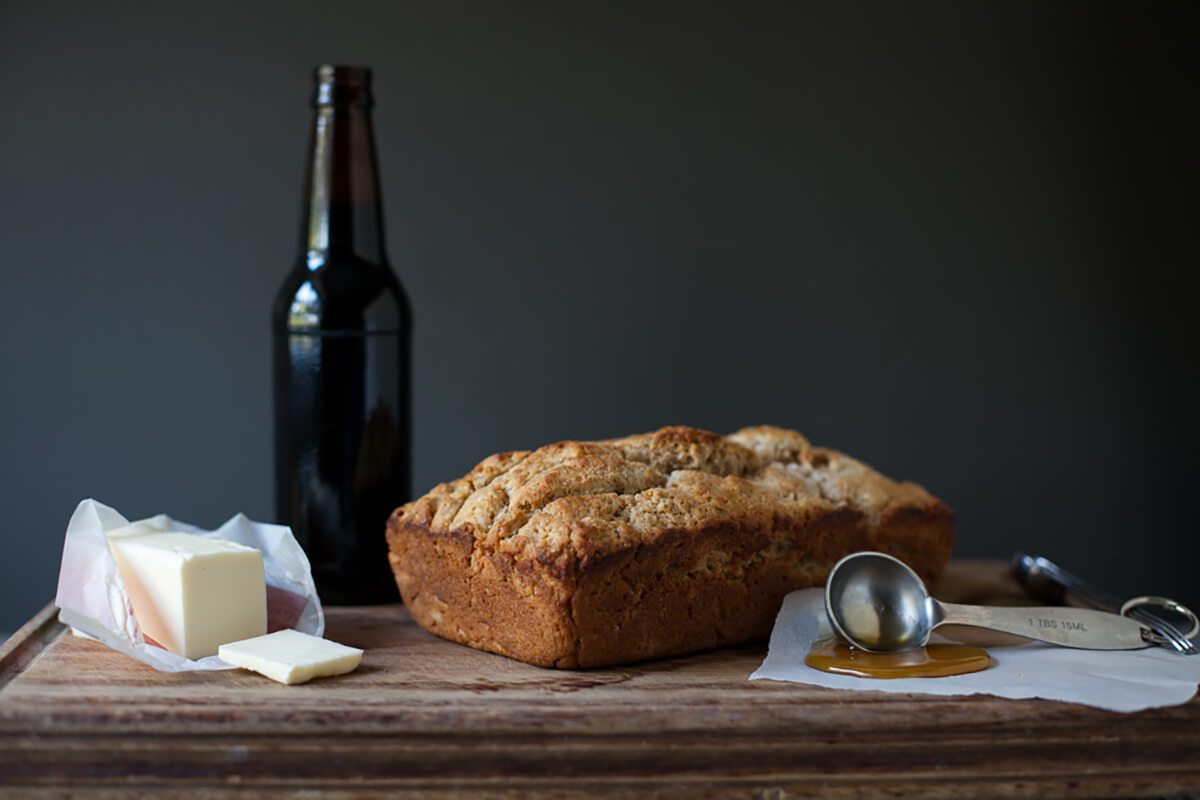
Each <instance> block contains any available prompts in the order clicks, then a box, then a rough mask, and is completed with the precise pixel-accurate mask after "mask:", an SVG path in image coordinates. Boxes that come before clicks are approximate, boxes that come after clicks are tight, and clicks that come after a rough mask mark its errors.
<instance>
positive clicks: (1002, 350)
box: [0, 0, 1200, 630]
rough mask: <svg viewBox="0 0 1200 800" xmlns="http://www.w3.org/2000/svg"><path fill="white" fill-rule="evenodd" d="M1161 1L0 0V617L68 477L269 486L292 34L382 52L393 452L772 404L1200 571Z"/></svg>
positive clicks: (229, 504) (1175, 566)
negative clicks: (396, 396) (406, 342)
mask: <svg viewBox="0 0 1200 800" xmlns="http://www.w3.org/2000/svg"><path fill="white" fill-rule="evenodd" d="M1196 9H1197V5H1196V4H1194V3H1191V4H1186V3H1185V4H1179V5H1177V6H1170V5H1158V4H1154V3H1148V4H1136V3H1128V4H1124V5H1120V6H1110V5H1104V4H1098V3H1041V2H1028V3H974V2H972V3H960V2H947V3H937V4H929V3H917V4H907V3H906V4H900V3H881V4H874V3H872V4H842V3H830V4H813V3H802V4H780V5H758V4H741V3H732V2H731V3H724V4H720V5H711V6H701V5H697V4H691V3H681V4H670V5H667V4H659V3H655V4H640V3H638V4H628V5H624V4H621V5H614V4H609V3H601V4H591V5H586V6H585V5H579V4H573V3H564V4H547V5H540V6H532V5H526V4H509V3H490V2H478V3H427V4H407V3H404V4H382V3H381V4H378V5H375V4H357V3H345V2H338V3H329V2H325V3H315V2H303V3H287V4H284V3H280V4H277V5H265V4H261V5H260V4H247V3H214V2H207V3H188V4H175V3H171V4H149V3H147V4H144V5H137V6H134V5H123V4H119V3H118V4H112V3H95V4H93V3H88V4H85V3H75V4H61V3H50V2H39V3H18V2H14V1H12V0H9V1H8V2H4V4H3V5H2V6H0V114H2V115H3V116H2V118H0V122H2V124H0V245H2V249H0V254H2V256H0V257H2V264H3V265H2V267H0V269H2V273H0V274H2V276H3V283H2V294H0V302H2V303H3V313H2V314H0V376H2V380H3V389H2V391H0V437H2V439H0V441H2V445H3V448H2V452H0V492H2V494H0V502H2V503H3V512H4V513H3V529H2V530H0V537H2V538H0V542H2V545H0V547H2V549H0V629H7V630H12V629H13V628H15V627H16V626H17V625H19V624H20V622H21V621H22V620H23V619H25V618H26V617H28V616H29V615H30V614H31V613H32V612H33V611H34V610H36V609H37V608H38V607H40V606H41V605H42V604H43V603H45V602H46V601H47V600H48V599H49V598H50V597H51V596H52V594H53V590H54V581H55V575H56V573H57V567H58V557H59V551H60V546H61V540H62V533H63V530H64V527H65V525H66V522H67V519H68V517H69V516H70V514H71V512H72V510H73V509H74V507H75V504H76V503H77V502H78V501H79V500H80V499H82V498H84V497H89V496H90V497H96V498H98V499H100V500H102V501H104V502H106V503H108V504H110V505H113V506H115V507H116V508H118V509H119V510H121V511H122V512H124V513H125V514H126V515H128V516H130V517H140V516H145V515H149V514H152V513H156V512H159V511H167V512H169V513H171V514H173V515H175V516H177V517H179V518H182V519H185V520H189V521H193V522H196V523H198V524H203V525H206V526H215V525H216V524H218V523H220V522H222V521H223V520H224V519H225V518H227V517H228V516H230V515H231V514H233V513H234V512H236V511H244V512H246V513H247V514H249V515H251V516H253V517H256V518H260V519H267V518H270V517H271V515H272V512H273V509H272V494H271V480H272V478H271V405H270V389H271V383H270V380H271V379H270V355H269V330H268V321H269V316H270V313H269V312H270V306H271V302H272V299H273V294H274V292H275V290H276V288H277V286H278V285H279V284H280V283H281V281H282V279H283V276H284V273H285V271H286V270H287V269H288V267H289V266H290V264H291V263H292V260H293V258H294V257H295V255H296V247H297V241H298V226H299V220H298V209H299V205H300V203H299V199H300V198H299V195H300V191H301V182H302V178H303V175H302V173H303V168H304V165H303V162H304V154H305V147H306V144H307V138H308V126H309V124H310V111H309V109H308V107H307V102H308V97H309V87H310V69H311V67H312V66H313V65H314V64H316V63H318V62H320V61H335V62H345V63H363V64H369V65H371V66H373V67H374V68H375V71H376V98H377V101H378V107H377V113H376V117H375V123H376V130H377V134H378V139H379V149H380V154H381V168H382V177H383V183H384V191H385V193H384V197H385V203H386V219H387V226H388V236H389V245H390V251H391V258H392V262H393V264H394V266H395V268H396V271H397V273H398V274H399V276H400V278H401V280H402V281H403V283H404V284H405V286H406V287H407V289H408V292H409V294H410V296H411V298H412V301H413V305H414V308H415V312H416V328H415V341H414V350H415V367H414V383H415V417H414V427H415V450H414V461H415V469H416V474H415V483H416V486H417V488H418V489H419V490H420V491H424V490H425V489H426V488H428V487H429V486H431V485H432V484H434V483H436V482H438V481H441V480H445V479H449V478H453V477H457V476H458V475H460V474H461V473H463V472H464V471H465V470H467V469H468V468H470V467H471V466H472V465H473V464H474V463H475V462H476V461H477V460H478V459H479V458H481V457H483V456H485V455H487V454H488V453H491V452H493V451H495V450H499V449H503V448H522V447H531V446H536V445H539V444H543V443H545V442H548V441H551V440H555V439H560V438H587V437H602V436H610V435H619V434H625V433H630V432H634V431H643V430H648V429H652V428H655V427H657V426H659V425H663V424H668V423H687V424H691V425H698V426H702V427H707V428H710V429H713V430H717V431H729V430H732V429H734V428H737V427H740V426H742V425H745V424H751V423H763V422H771V423H775V424H779V425H785V426H791V427H795V428H797V429H799V430H801V431H803V432H805V433H806V434H808V435H809V436H810V438H812V439H813V440H814V441H816V442H818V443H821V444H827V445H831V446H834V447H837V448H839V449H843V450H846V451H848V452H850V453H851V454H854V455H856V456H858V457H860V458H862V459H864V460H866V461H867V462H869V463H871V464H873V465H875V466H877V467H878V468H880V469H882V470H884V471H885V472H887V473H888V474H891V475H893V476H896V477H907V478H913V479H916V480H918V481H920V482H922V483H924V484H925V485H926V486H927V487H929V488H930V489H931V490H932V491H933V492H935V493H936V494H938V495H940V496H941V497H943V498H944V499H945V500H947V501H948V502H949V503H950V504H951V505H953V506H954V507H955V509H956V510H957V511H958V514H959V522H960V524H959V542H958V546H957V553H958V554H959V555H963V556H978V555H987V556H1007V555H1008V554H1009V553H1010V552H1011V551H1012V550H1013V549H1014V548H1017V547H1022V548H1027V549H1029V550H1033V551H1038V552H1042V553H1045V554H1048V555H1050V556H1052V557H1055V558H1057V559H1060V560H1061V561H1062V562H1063V563H1064V564H1065V565H1067V566H1069V567H1074V568H1076V569H1077V570H1078V571H1080V572H1082V573H1084V574H1085V575H1086V576H1089V577H1093V578H1094V579H1096V580H1097V581H1099V582H1102V583H1104V584H1105V585H1107V586H1108V587H1110V588H1112V589H1113V590H1115V591H1119V592H1124V593H1133V592H1146V591H1150V592H1162V593H1170V594H1174V595H1177V596H1179V597H1180V598H1181V599H1184V600H1186V601H1188V602H1192V603H1196V602H1200V594H1198V593H1197V590H1196V588H1195V582H1194V581H1193V579H1192V577H1191V576H1192V574H1193V569H1194V567H1193V565H1192V563H1190V559H1191V558H1192V557H1194V555H1195V553H1196V548H1195V545H1194V542H1193V527H1194V521H1193V520H1194V518H1193V517H1192V516H1191V510H1192V509H1191V504H1192V488H1193V485H1194V484H1195V482H1196V478H1197V469H1196V466H1195V461H1194V458H1193V452H1194V451H1195V448H1196V445H1197V439H1198V437H1197V427H1196V422H1195V415H1194V411H1193V408H1192V405H1193V404H1192V395H1191V394H1190V391H1189V390H1190V386H1191V385H1192V384H1193V382H1194V381H1195V379H1196V377H1197V376H1196V370H1197V363H1196V358H1195V349H1194V345H1193V335H1192V333H1191V322H1192V316H1193V315H1194V312H1193V311H1192V309H1193V305H1194V304H1193V300H1192V297H1193V296H1192V295H1191V294H1190V293H1187V292H1185V291H1184V285H1185V284H1184V283H1183V276H1184V275H1185V274H1186V271H1185V270H1190V269H1192V268H1194V267H1195V266H1196V247H1195V241H1196V240H1195V236H1196V222H1197V213H1196V212H1197V204H1196V196H1197V195H1196V190H1197V187H1198V181H1197V174H1198V156H1197V153H1198V150H1197V144H1196V142H1197V135H1196V134H1197V129H1196V126H1195V124H1194V122H1195V118H1194V115H1193V111H1194V106H1195V102H1196V95H1195V90H1196V85H1197V82H1196V77H1197V72H1196V70H1195V69H1194V64H1193V63H1190V62H1189V61H1188V58H1189V56H1188V51H1189V50H1190V49H1194V48H1195V43H1196V41H1197V33H1198V32H1200V27H1198V26H1197V14H1196Z"/></svg>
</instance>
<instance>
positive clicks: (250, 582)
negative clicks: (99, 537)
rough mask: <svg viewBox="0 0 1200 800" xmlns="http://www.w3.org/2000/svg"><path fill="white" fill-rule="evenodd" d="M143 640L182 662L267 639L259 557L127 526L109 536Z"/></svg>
mask: <svg viewBox="0 0 1200 800" xmlns="http://www.w3.org/2000/svg"><path fill="white" fill-rule="evenodd" d="M108 546H109V549H110V550H111V551H112V554H113V559H114V560H115V561H116V562H117V572H118V573H119V574H120V576H121V581H122V582H123V583H124V584H125V590H126V591H127V592H128V593H129V600H130V602H131V603H132V604H133V613H134V615H135V616H136V617H137V621H138V625H139V626H140V627H141V629H142V633H143V634H144V635H145V636H146V637H147V638H149V639H152V640H154V641H155V642H156V643H158V644H159V645H161V646H162V647H164V648H165V649H167V650H170V651H171V652H172V653H176V654H178V655H181V656H183V657H184V658H191V659H196V658H203V657H205V656H211V655H216V653H217V648H218V647H220V646H221V645H222V644H224V643H226V642H233V641H237V640H238V639H245V638H247V637H250V636H261V635H262V634H264V633H266V632H267V584H266V579H265V577H264V574H263V560H262V553H260V552H259V551H258V550H255V549H254V548H253V547H245V546H243V545H240V544H236V543H235V542H229V541H226V540H224V539H206V538H204V537H202V536H196V535H194V534H190V533H180V532H178V531H170V532H161V531H156V530H154V529H152V528H148V527H145V526H137V525H132V526H129V527H127V528H119V529H117V530H115V531H112V532H111V533H109V534H108Z"/></svg>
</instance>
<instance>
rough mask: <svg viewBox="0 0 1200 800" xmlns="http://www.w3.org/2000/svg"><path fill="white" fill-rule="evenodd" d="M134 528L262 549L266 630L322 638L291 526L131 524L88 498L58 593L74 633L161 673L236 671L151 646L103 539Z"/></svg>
mask: <svg viewBox="0 0 1200 800" xmlns="http://www.w3.org/2000/svg"><path fill="white" fill-rule="evenodd" d="M130 524H134V525H141V526H145V527H147V528H150V529H155V530H161V531H168V530H170V531H184V532H186V533H194V534H196V535H198V536H203V537H205V538H208V539H226V540H228V541H231V542H237V543H238V544H243V545H246V546H248V547H253V548H255V549H257V550H259V551H261V552H262V555H263V571H264V572H265V574H266V580H267V630H268V632H274V631H277V630H282V629H284V628H295V629H296V630H298V631H303V632H304V633H310V634H312V635H313V636H321V635H323V634H324V633H325V612H324V611H323V610H322V608H321V599H320V598H319V597H318V596H317V587H316V585H315V584H314V583H313V579H312V570H311V568H310V567H309V564H308V557H307V556H305V555H304V551H303V550H302V549H301V548H300V545H299V543H297V542H296V539H295V537H294V536H292V531H291V529H290V528H287V527H285V526H283V525H268V524H265V523H261V522H254V521H253V520H250V519H248V518H247V517H246V516H245V515H244V514H236V515H235V516H233V517H232V518H231V519H230V520H229V521H228V522H226V523H225V524H224V525H222V526H221V527H219V528H217V529H216V530H212V531H207V530H202V529H200V528H197V527H196V526H195V525H190V524H188V523H186V522H180V521H179V520H175V519H172V518H171V517H169V516H167V515H166V514H159V515H158V516H155V517H150V518H148V519H144V520H137V521H135V522H133V523H131V522H130V521H129V520H127V519H126V518H125V517H123V516H121V514H119V513H118V512H117V511H115V510H114V509H112V508H109V507H108V506H106V505H104V504H103V503H98V502H96V501H95V500H90V499H89V500H84V501H83V502H81V503H80V504H79V505H78V507H76V509H75V513H74V514H72V515H71V521H70V522H69V523H67V533H66V538H65V540H64V542H63V558H62V567H61V569H60V570H59V575H58V593H57V595H56V596H55V598H54V602H55V604H56V605H58V607H59V613H58V618H59V620H61V621H62V622H63V623H64V624H66V625H69V626H71V628H72V629H73V630H74V631H75V632H77V633H82V634H85V635H87V636H90V637H92V638H94V639H97V640H98V641H100V642H103V643H104V644H106V645H108V646H109V647H111V648H113V649H114V650H119V651H121V652H122V653H126V654H128V655H130V656H133V657H134V658H136V659H138V660H139V661H141V662H143V663H145V664H149V665H150V666H152V667H154V668H155V669H158V670H162V671H163V672H187V671H191V670H219V669H233V667H232V666H231V665H229V664H226V663H225V662H224V661H221V660H220V659H219V658H217V657H216V656H215V655H214V656H208V657H206V658H200V659H195V660H193V659H187V658H184V657H183V656H180V655H176V654H175V653H172V652H170V651H167V650H164V649H163V648H161V647H158V646H156V645H154V644H152V643H148V642H147V641H146V638H145V637H144V636H143V635H142V632H141V629H140V628H139V627H138V624H137V616H136V615H135V614H134V612H133V606H132V604H131V603H130V602H129V596H128V594H126V592H125V586H124V584H123V583H122V582H121V576H120V575H119V574H118V572H117V565H116V562H115V561H114V560H113V557H112V553H111V552H110V551H109V549H108V540H107V539H106V538H105V534H106V533H108V532H109V531H112V530H115V529H117V528H123V527H125V526H126V525H130Z"/></svg>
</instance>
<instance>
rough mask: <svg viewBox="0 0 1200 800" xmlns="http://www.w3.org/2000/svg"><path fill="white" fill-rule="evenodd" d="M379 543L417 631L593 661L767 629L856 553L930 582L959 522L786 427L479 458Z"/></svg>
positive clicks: (687, 648)
mask: <svg viewBox="0 0 1200 800" xmlns="http://www.w3.org/2000/svg"><path fill="white" fill-rule="evenodd" d="M387 540H388V550H389V555H388V557H389V560H390V563H391V566H392V569H393V572H394V574H395V577H396V583H397V586H399V588H400V592H401V595H402V596H403V598H404V602H405V603H406V604H407V605H408V607H409V610H410V611H411V613H412V615H413V617H414V619H416V620H417V622H418V623H419V624H420V625H421V626H422V627H424V628H425V629H426V630H429V631H430V632H432V633H434V634H436V635H438V636H441V637H443V638H446V639H450V640H452V641H456V642H460V643H462V644H466V645H469V646H471V647H476V648H479V649H482V650H488V651H490V652H493V653H499V654H501V655H505V656H509V657H511V658H515V659H518V660H521V661H526V662H529V663H532V664H537V665H540V666H545V667H559V668H587V667H600V666H611V665H615V664H624V663H631V662H635V661H643V660H647V659H652V658H663V657H667V656H674V655H682V654H684V653H691V652H696V651H699V650H706V649H711V648H715V647H723V646H728V645H733V644H740V643H744V642H748V641H753V640H755V639H761V638H764V637H765V636H767V635H768V634H769V633H770V629H771V625H772V623H773V620H774V618H775V615H776V613H777V611H778V609H779V605H780V603H781V602H782V599H783V597H784V595H786V594H787V593H788V592H790V591H793V590H795V589H800V588H805V587H809V586H820V585H822V584H823V583H824V580H825V577H826V575H827V574H828V572H829V569H830V568H831V567H832V566H833V564H834V563H835V562H836V561H837V560H838V559H839V558H841V557H842V556H844V555H846V554H847V553H851V552H854V551H857V550H864V549H874V550H881V551H883V552H887V553H891V554H893V555H895V556H897V557H898V558H901V559H902V560H904V561H906V562H907V563H908V564H910V565H911V566H912V567H913V568H914V569H915V570H916V571H917V573H918V574H920V575H921V577H922V578H924V579H925V580H926V581H927V582H932V581H934V580H935V579H936V578H937V576H938V575H939V574H940V572H941V570H942V569H943V567H944V566H945V563H946V561H947V560H948V559H949V556H950V550H951V548H952V547H953V542H954V515H953V512H951V510H950V509H949V508H948V507H946V505H945V504H943V503H942V502H940V501H939V500H937V499H936V498H934V497H932V496H931V495H930V494H929V493H928V492H926V491H925V490H924V489H922V488H921V487H920V486H918V485H916V484H913V483H896V482H894V481H891V480H890V479H888V478H886V477H884V476H883V475H880V474H879V473H878V472H875V471H874V470H872V469H871V468H869V467H867V466H866V465H864V464H862V463H861V462H858V461H855V460H854V459H852V458H850V457H849V456H846V455H844V454H842V453H838V452H836V451H832V450H826V449H821V448H813V447H811V446H810V445H809V443H808V441H807V440H806V439H804V437H803V436H801V435H800V434H799V433H796V432H795V431H789V430H785V429H782V428H774V427H770V426H760V427H755V428H744V429H742V430H740V431H737V432H736V433H734V434H731V435H730V436H727V437H722V436H719V435H717V434H714V433H710V432H708V431H702V430H698V429H695V428H686V427H669V428H663V429H661V430H658V431H655V432H653V433H649V434H642V435H638V436H629V437H624V438H621V439H611V440H606V441H600V442H573V441H568V442H557V443H555V444H551V445H547V446H545V447H542V448H539V449H538V450H535V451H532V452H530V451H513V452H505V453H498V454H496V455H493V456H490V457H488V458H487V459H484V461H482V462H480V464H479V465H478V466H476V467H475V469H473V470H472V471H471V472H470V473H468V474H467V475H466V476H464V477H463V478H461V479H459V480H457V481H452V482H450V483H444V484H440V485H439V486H437V487H435V488H434V489H433V490H431V491H430V492H429V493H428V494H426V495H425V496H423V497H421V498H418V499H417V500H414V501H413V502H411V503H408V504H406V505H404V506H401V507H400V508H398V509H396V511H395V512H394V513H393V514H392V516H391V519H390V520H389V522H388V529H387Z"/></svg>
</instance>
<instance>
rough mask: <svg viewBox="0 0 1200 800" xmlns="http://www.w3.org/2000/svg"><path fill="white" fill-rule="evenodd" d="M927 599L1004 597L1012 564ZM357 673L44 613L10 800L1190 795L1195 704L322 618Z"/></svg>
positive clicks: (4, 698)
mask: <svg viewBox="0 0 1200 800" xmlns="http://www.w3.org/2000/svg"><path fill="white" fill-rule="evenodd" d="M937 594H938V595H939V596H941V597H943V598H945V599H950V600H958V601H965V602H983V601H987V602H1006V601H1014V600H1016V599H1017V598H1018V597H1019V595H1018V594H1017V590H1016V587H1015V586H1014V585H1012V584H1011V583H1009V582H1008V580H1007V578H1006V576H1005V575H1004V567H1003V565H1002V564H998V563H995V562H956V563H955V564H953V565H952V568H951V570H950V573H949V574H948V575H947V579H946V580H945V581H944V582H943V584H942V585H941V586H940V587H938V590H937ZM328 635H329V637H330V638H332V639H335V640H337V641H341V642H344V643H345V644H349V645H354V646H356V647H362V648H365V649H366V655H365V657H364V659H363V663H362V666H361V667H360V668H359V669H358V671H356V672H354V673H352V674H350V675H347V676H344V677H340V678H333V679H327V680H323V681H314V682H313V683H310V684H305V685H302V686H293V687H288V686H282V685H279V684H276V683H273V682H271V681H268V680H266V679H265V678H260V677H258V676H256V675H254V674H251V673H248V672H242V671H230V672H216V673H212V672H209V673H187V674H179V675H170V674H165V673H159V672H156V671H154V670H152V669H150V668H149V667H145V666H143V665H142V664H140V663H138V662H136V661H134V660H132V659H129V658H127V657H125V656H122V655H120V654H118V653H115V652H112V651H110V650H108V649H107V648H105V647H103V646H102V645H100V644H97V643H95V642H92V641H88V640H85V639H82V638H79V637H75V636H72V635H71V634H70V633H69V632H66V631H65V630H64V629H63V628H62V626H61V625H59V623H58V622H57V621H56V620H55V617H54V609H53V608H47V609H46V610H45V611H43V612H42V613H41V614H39V615H38V616H37V617H36V618H34V619H33V620H31V621H30V623H29V624H28V625H26V626H25V627H24V628H23V629H22V630H21V631H19V632H18V633H17V634H16V635H14V636H13V637H12V639H10V640H9V641H8V642H7V643H6V644H5V645H4V647H3V648H2V649H0V795H3V796H5V797H22V798H24V797H29V798H42V797H112V798H118V797H120V798H124V797H130V796H138V797H142V796H157V797H187V798H195V797H208V796H214V795H221V796H236V797H247V798H260V797H261V798H267V797H271V798H276V797H291V796H296V797H318V796H319V797H351V796H354V797H400V796H423V797H451V796H470V797H516V796H530V795H536V796H546V797H556V798H574V797H590V796H595V795H597V794H611V795H634V794H636V795H640V796H657V797H689V798H691V797H717V796H730V797H747V798H771V799H772V800H782V799H783V798H791V797H815V796H821V797H892V796H898V795H913V796H926V797H955V798H958V797H1121V796H1124V797H1141V796H1177V795H1184V794H1191V793H1195V794H1200V758H1198V756H1200V701H1197V700H1195V699H1193V700H1192V701H1191V702H1190V703H1187V704H1186V705H1182V706H1176V707H1173V708H1165V709H1157V710H1152V711H1144V712H1140V713H1136V714H1117V713H1112V712H1105V711H1100V710H1096V709H1091V708H1086V707H1083V706H1076V705H1069V704H1065V703H1053V702H1046V701H1039V700H1030V701H1015V700H1003V699H998V698H993V697H986V696H972V697H934V696H927V695H892V694H880V693H876V692H839V691H835V690H830V689H822V688H817V687H809V686H803V685H799V684H790V683H778V682H774V681H755V682H753V683H751V682H749V681H747V680H746V677H747V676H748V675H749V674H750V673H751V672H752V671H753V670H754V669H755V668H756V667H757V666H758V664H759V663H760V661H761V660H762V657H763V655H764V653H765V644H758V645H754V646H749V647H743V648H734V649H728V650H722V651H718V652H712V653H706V654H702V655H698V656H692V657H688V658H677V659H672V660H668V661H659V662H654V663H648V664H641V665H637V666H633V667H626V668H617V669H604V670H593V671H587V672H563V671H555V670H546V669H540V668H537V667H532V666H529V665H526V664H521V663H518V662H515V661H510V660H508V659H505V658H502V657H499V656H494V655H489V654H487V653H481V652H477V651H474V650H471V649H468V648H465V647H461V646H459V645H455V644H451V643H449V642H444V641H441V640H439V639H435V638H433V637H432V636H430V635H428V634H427V633H425V632H424V631H423V630H421V629H420V628H418V627H417V626H416V625H415V624H413V622H412V621H411V619H410V618H409V617H408V615H407V613H406V612H405V610H404V608H403V607H402V606H399V605H396V606H382V607H375V608H336V609H329V632H328Z"/></svg>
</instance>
